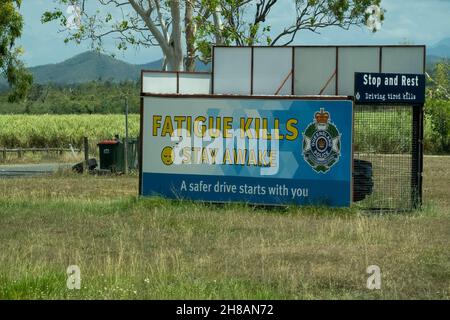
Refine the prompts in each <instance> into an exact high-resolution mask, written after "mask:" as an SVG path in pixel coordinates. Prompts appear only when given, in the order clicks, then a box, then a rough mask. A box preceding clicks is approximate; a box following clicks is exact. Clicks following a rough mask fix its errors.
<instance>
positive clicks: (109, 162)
mask: <svg viewBox="0 0 450 320" xmlns="http://www.w3.org/2000/svg"><path fill="white" fill-rule="evenodd" d="M98 148H99V155H100V169H101V170H110V171H112V172H116V171H123V168H124V164H123V147H121V143H120V142H119V141H118V140H103V141H101V142H99V143H98Z"/></svg>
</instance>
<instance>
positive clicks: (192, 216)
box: [0, 157, 450, 299]
mask: <svg viewBox="0 0 450 320" xmlns="http://www.w3.org/2000/svg"><path fill="white" fill-rule="evenodd" d="M449 159H450V158H442V157H441V158H428V157H427V158H426V162H425V180H424V195H425V203H424V208H425V209H424V210H423V211H421V212H414V213H409V214H388V215H379V214H378V215H368V214H367V213H361V212H358V211H357V210H355V209H353V210H331V209H326V208H295V207H294V208H286V209H280V208H278V209H271V210H268V209H263V208H254V207H249V206H245V205H206V204H198V203H190V202H172V201H166V200H162V199H143V200H138V199H137V198H136V196H135V195H136V193H137V178H136V177H123V176H122V177H92V176H82V177H79V176H75V175H70V174H68V175H66V174H60V175H56V176H53V177H48V178H26V179H23V178H21V179H5V180H0V243H1V251H0V298H7V299H19V298H32V299H34V298H37V299H40V298H50V299H59V298H82V299H89V298H100V299H104V298H121V299H122V298H124V299H133V298H143V299H146V298H156V299H171V298H193V299H197V298H206V299H209V298H219V299H227V298H237V299H241V298H256V299H259V298H261V299H265V298H269V299H286V298H292V299H318V298H319V299H323V298H330V299H336V298H339V299H358V298H362V299H380V298H393V299H409V298H425V299H429V298H437V299H449V298H450V250H448V248H449V243H450V232H449V230H450V206H449V200H448V193H449V182H450V179H449V174H450V173H449V168H448V164H449ZM70 264H77V265H79V266H80V268H81V276H82V289H81V290H68V289H67V288H66V274H65V270H66V268H67V266H68V265H70ZM372 264H376V265H378V266H380V268H381V271H382V289H381V290H373V291H371V290H368V289H367V288H366V280H367V277H368V275H367V274H366V268H367V266H369V265H372Z"/></svg>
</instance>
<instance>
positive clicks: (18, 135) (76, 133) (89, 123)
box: [0, 114, 139, 148]
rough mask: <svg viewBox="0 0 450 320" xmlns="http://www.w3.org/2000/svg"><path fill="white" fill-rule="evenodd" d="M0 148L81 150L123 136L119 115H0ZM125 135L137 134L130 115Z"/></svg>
mask: <svg viewBox="0 0 450 320" xmlns="http://www.w3.org/2000/svg"><path fill="white" fill-rule="evenodd" d="M0 128H2V129H1V130H0V146H1V147H7V148H8V147H23V148H28V147H64V146H68V145H69V144H72V145H73V146H77V147H81V146H82V145H83V137H85V136H87V137H88V138H89V140H90V141H91V142H96V141H99V140H101V139H111V138H113V137H114V135H116V134H119V135H120V136H124V135H125V117H124V116H123V115H86V114H85V115H2V116H1V117H0ZM129 134H130V136H131V137H136V136H138V135H139V115H136V114H135V115H130V119H129Z"/></svg>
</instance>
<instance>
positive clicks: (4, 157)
mask: <svg viewBox="0 0 450 320" xmlns="http://www.w3.org/2000/svg"><path fill="white" fill-rule="evenodd" d="M3 160H6V147H3Z"/></svg>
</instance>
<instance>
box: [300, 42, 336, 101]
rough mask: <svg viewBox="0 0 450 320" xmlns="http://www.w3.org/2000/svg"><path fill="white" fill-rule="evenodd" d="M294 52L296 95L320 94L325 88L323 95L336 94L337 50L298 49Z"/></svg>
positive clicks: (325, 48)
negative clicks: (334, 75)
mask: <svg viewBox="0 0 450 320" xmlns="http://www.w3.org/2000/svg"><path fill="white" fill-rule="evenodd" d="M294 50H295V52H294V56H295V61H294V66H295V68H294V79H295V80H294V94H296V95H312V94H319V93H320V91H321V90H322V89H323V88H324V90H323V92H322V94H324V95H332V94H335V87H336V77H333V74H334V72H335V70H336V48H335V47H297V48H295V49H294ZM330 79H331V80H330ZM328 80H330V81H329V83H328V85H327V86H325V85H326V83H327V81H328Z"/></svg>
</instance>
